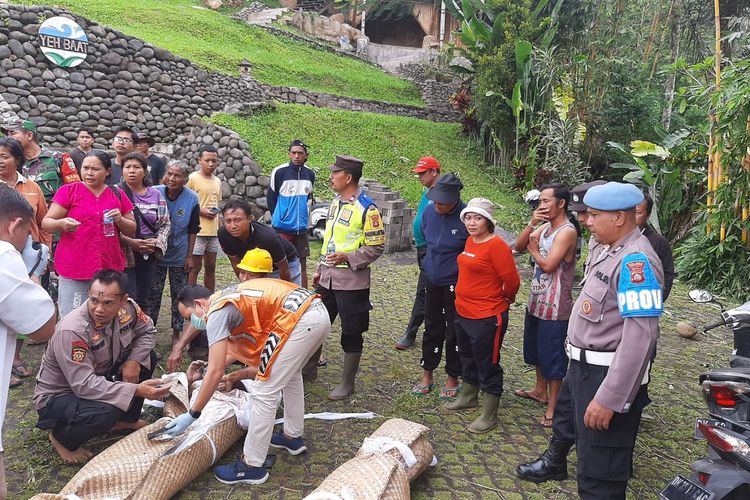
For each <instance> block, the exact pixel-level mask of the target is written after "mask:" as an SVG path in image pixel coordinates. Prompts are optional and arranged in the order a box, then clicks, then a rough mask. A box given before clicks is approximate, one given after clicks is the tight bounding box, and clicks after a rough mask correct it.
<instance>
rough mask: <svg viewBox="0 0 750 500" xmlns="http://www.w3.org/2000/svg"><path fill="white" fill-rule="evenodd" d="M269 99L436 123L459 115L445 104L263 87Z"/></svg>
mask: <svg viewBox="0 0 750 500" xmlns="http://www.w3.org/2000/svg"><path fill="white" fill-rule="evenodd" d="M261 86H262V87H263V89H264V90H265V93H266V96H267V97H268V98H269V99H276V100H279V101H282V102H292V103H297V104H310V105H312V106H318V107H324V108H332V109H342V110H347V111H365V112H368V113H379V114H384V115H398V116H410V117H412V118H421V119H423V120H432V121H435V122H455V121H457V120H458V115H457V114H456V112H455V111H453V108H451V107H450V105H449V103H448V102H447V101H445V102H444V103H443V104H442V105H440V106H439V107H430V108H427V107H425V108H419V107H417V106H410V105H408V104H391V103H386V102H381V101H371V100H368V99H357V98H354V97H341V96H336V95H331V94H324V93H322V92H312V91H310V90H304V89H298V88H296V87H274V86H271V85H261Z"/></svg>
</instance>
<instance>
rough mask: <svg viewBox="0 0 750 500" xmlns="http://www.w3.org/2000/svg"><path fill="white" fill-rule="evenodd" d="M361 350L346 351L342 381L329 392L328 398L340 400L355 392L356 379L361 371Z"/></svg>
mask: <svg viewBox="0 0 750 500" xmlns="http://www.w3.org/2000/svg"><path fill="white" fill-rule="evenodd" d="M361 357H362V353H361V352H345V353H344V370H343V373H342V374H341V383H340V384H339V385H337V386H336V387H334V388H333V390H332V391H331V392H329V393H328V399H330V400H332V401H338V400H340V399H345V398H348V397H349V396H350V395H351V394H352V393H353V392H354V379H355V377H356V376H357V371H359V360H360V358H361Z"/></svg>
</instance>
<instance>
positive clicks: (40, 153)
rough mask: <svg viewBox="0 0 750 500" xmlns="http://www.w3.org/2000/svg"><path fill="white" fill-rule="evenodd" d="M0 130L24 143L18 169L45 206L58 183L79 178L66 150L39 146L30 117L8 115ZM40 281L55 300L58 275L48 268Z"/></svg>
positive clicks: (51, 266) (65, 182)
mask: <svg viewBox="0 0 750 500" xmlns="http://www.w3.org/2000/svg"><path fill="white" fill-rule="evenodd" d="M0 132H2V133H3V134H5V135H7V136H8V137H11V138H13V139H15V140H17V141H18V142H20V143H21V146H23V154H24V157H25V158H26V162H25V163H24V164H23V166H20V165H19V172H20V174H21V175H23V176H24V177H26V178H27V179H31V180H33V181H34V182H36V183H37V184H38V185H39V187H40V188H41V189H42V193H43V194H44V199H45V201H46V202H47V206H49V205H50V203H52V197H53V196H54V195H55V193H56V192H57V190H58V189H60V186H62V185H63V184H69V183H71V182H78V181H80V180H81V178H80V177H79V176H78V171H77V170H76V165H75V163H74V162H73V159H72V158H71V157H70V155H69V154H68V153H61V152H59V151H52V150H51V149H49V148H47V147H43V146H40V145H39V139H38V136H37V132H36V124H35V123H34V122H32V121H31V120H21V119H20V118H11V119H9V120H7V121H6V122H5V123H4V124H3V126H2V127H0ZM59 239H60V235H59V233H55V234H54V235H53V243H52V248H51V249H50V257H51V256H52V255H54V249H55V247H56V245H57V241H58V240H59ZM49 266H50V267H49V269H50V270H54V263H53V260H52V259H51V258H50V263H49ZM41 280H42V286H43V287H44V288H45V289H46V290H47V292H49V294H50V296H51V297H52V299H53V300H55V301H57V278H56V277H53V276H52V273H50V272H49V271H45V273H44V274H43V275H42V276H41Z"/></svg>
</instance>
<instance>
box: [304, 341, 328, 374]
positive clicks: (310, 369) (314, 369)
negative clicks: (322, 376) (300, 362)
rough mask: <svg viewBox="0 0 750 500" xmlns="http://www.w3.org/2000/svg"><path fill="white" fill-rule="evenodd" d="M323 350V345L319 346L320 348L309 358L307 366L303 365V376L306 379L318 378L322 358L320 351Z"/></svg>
mask: <svg viewBox="0 0 750 500" xmlns="http://www.w3.org/2000/svg"><path fill="white" fill-rule="evenodd" d="M321 352H323V346H322V345H321V346H320V347H318V350H317V351H315V352H314V353H313V355H312V356H311V357H310V359H308V360H307V363H305V366H303V367H302V378H303V379H304V380H309V381H313V380H315V379H317V378H318V360H319V359H320V353H321Z"/></svg>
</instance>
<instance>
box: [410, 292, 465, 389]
mask: <svg viewBox="0 0 750 500" xmlns="http://www.w3.org/2000/svg"><path fill="white" fill-rule="evenodd" d="M425 282H426V285H427V286H426V287H425V305H424V313H425V316H424V336H423V337H422V359H420V360H419V364H420V366H421V367H422V368H424V369H425V370H429V371H432V370H434V369H435V368H437V366H438V365H439V364H440V359H441V358H442V357H443V344H445V372H446V373H447V374H448V375H449V376H450V377H454V378H458V377H460V376H461V359H460V358H459V356H458V345H457V343H456V329H455V321H456V304H455V300H456V293H455V285H445V286H435V285H433V284H432V283H431V282H430V280H429V279H427V278H425Z"/></svg>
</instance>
